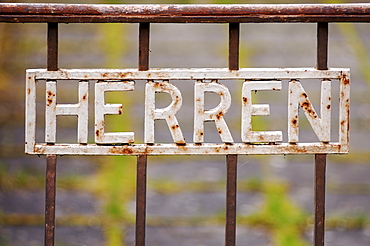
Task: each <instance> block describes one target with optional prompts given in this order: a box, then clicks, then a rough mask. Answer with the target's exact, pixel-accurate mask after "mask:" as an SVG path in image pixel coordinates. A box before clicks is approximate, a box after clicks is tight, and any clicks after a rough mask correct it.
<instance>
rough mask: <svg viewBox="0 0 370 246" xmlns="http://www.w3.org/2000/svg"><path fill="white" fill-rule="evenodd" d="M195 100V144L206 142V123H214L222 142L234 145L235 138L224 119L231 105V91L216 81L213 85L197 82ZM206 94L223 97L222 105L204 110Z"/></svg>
mask: <svg viewBox="0 0 370 246" xmlns="http://www.w3.org/2000/svg"><path fill="white" fill-rule="evenodd" d="M194 89H195V91H194V99H195V112H194V135H193V139H194V142H195V143H203V141H204V122H205V121H214V122H215V124H216V127H217V130H218V133H219V134H220V137H221V140H222V141H223V142H224V143H233V142H234V140H233V137H232V136H231V133H230V130H229V128H228V127H227V124H226V122H225V119H224V115H225V114H226V112H227V110H228V109H229V108H230V105H231V95H230V91H229V89H228V88H227V87H226V86H224V85H223V84H219V83H217V82H216V81H213V82H211V83H203V82H201V81H197V82H196V83H195V88H194ZM206 92H213V93H216V94H218V95H220V97H221V101H220V104H219V105H217V107H215V108H213V109H210V110H205V109H204V94H205V93H206Z"/></svg>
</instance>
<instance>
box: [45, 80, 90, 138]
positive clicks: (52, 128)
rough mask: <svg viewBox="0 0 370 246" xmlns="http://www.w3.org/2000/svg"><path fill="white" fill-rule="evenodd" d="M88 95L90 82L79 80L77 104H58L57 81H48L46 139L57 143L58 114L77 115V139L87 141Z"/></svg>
mask: <svg viewBox="0 0 370 246" xmlns="http://www.w3.org/2000/svg"><path fill="white" fill-rule="evenodd" d="M88 95H89V82H88V81H81V82H79V95H78V100H79V102H78V103H77V104H57V102H56V100H57V82H56V81H47V82H46V112H45V121H46V126H45V141H46V142H47V143H55V141H56V127H57V115H77V116H78V128H77V141H78V143H82V144H86V143H87V133H88V106H89V103H88Z"/></svg>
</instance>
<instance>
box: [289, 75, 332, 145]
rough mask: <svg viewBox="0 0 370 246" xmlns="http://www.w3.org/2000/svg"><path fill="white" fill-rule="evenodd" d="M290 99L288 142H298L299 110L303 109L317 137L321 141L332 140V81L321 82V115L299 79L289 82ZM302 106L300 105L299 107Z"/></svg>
mask: <svg viewBox="0 0 370 246" xmlns="http://www.w3.org/2000/svg"><path fill="white" fill-rule="evenodd" d="M289 93H290V95H292V96H290V97H289V101H288V105H289V106H288V142H289V143H298V141H299V140H298V129H299V127H298V124H299V122H298V119H299V118H298V110H299V108H302V109H303V112H304V113H305V115H306V117H307V119H308V121H309V123H310V124H311V125H312V129H314V131H315V133H316V135H317V137H318V138H319V140H320V141H321V142H324V143H325V142H329V141H330V124H331V117H330V112H331V81H330V80H323V81H322V82H321V110H320V114H321V116H320V117H319V116H318V114H317V113H316V111H315V109H314V108H313V106H312V103H311V101H310V99H309V98H308V96H307V93H306V91H305V90H304V89H303V87H302V85H301V83H299V82H298V81H297V80H292V81H290V82H289ZM299 106H300V107H299Z"/></svg>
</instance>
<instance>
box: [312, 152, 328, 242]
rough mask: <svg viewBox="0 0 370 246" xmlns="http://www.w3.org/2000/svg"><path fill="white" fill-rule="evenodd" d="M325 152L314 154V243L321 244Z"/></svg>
mask: <svg viewBox="0 0 370 246" xmlns="http://www.w3.org/2000/svg"><path fill="white" fill-rule="evenodd" d="M325 182H326V154H316V155H315V231H314V245H315V246H323V245H324V236H325Z"/></svg>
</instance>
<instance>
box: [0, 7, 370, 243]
mask: <svg viewBox="0 0 370 246" xmlns="http://www.w3.org/2000/svg"><path fill="white" fill-rule="evenodd" d="M0 22H9V23H47V25H48V28H47V46H48V47H47V48H48V53H47V54H48V55H47V56H48V57H47V71H45V70H37V71H29V73H28V78H27V80H28V85H27V90H28V91H27V93H26V94H27V95H28V97H27V119H26V121H27V124H26V142H27V143H26V152H27V153H31V154H44V155H46V162H47V170H46V178H47V179H46V207H45V245H54V229H55V194H56V161H57V155H60V154H70V155H76V154H77V155H79V154H105V155H109V154H118V155H136V156H137V187H136V188H137V193H136V243H135V245H137V246H143V245H145V227H146V188H147V184H146V182H147V177H146V174H147V155H151V154H152V155H161V154H163V152H161V151H163V149H167V148H173V149H174V150H173V152H167V153H165V154H203V155H204V154H216V153H217V154H219V155H226V164H227V188H226V190H227V191H226V195H227V199H226V225H225V245H227V246H232V245H235V243H236V209H237V208H236V196H237V186H236V182H237V178H236V177H237V169H236V166H237V155H238V154H315V205H314V206H315V223H314V225H315V226H314V245H317V246H318V245H324V230H325V227H324V224H325V223H324V222H325V183H326V181H325V179H326V155H327V154H330V153H346V152H347V151H348V148H347V145H348V133H349V128H348V126H349V91H348V90H349V79H348V74H347V73H346V71H347V70H338V71H333V70H331V69H329V68H328V62H327V61H328V28H329V23H330V22H370V4H335V5H299V4H294V5H80V4H7V3H2V4H0ZM262 22H279V23H291V22H305V23H306V22H307V23H317V64H316V68H314V69H312V70H307V69H306V70H304V69H303V70H300V71H298V72H297V71H293V70H289V69H286V70H283V71H278V72H277V74H279V75H276V74H274V73H276V71H272V72H271V71H270V73H271V74H274V75H269V76H267V77H266V76H265V77H263V76H262V77H258V76H259V75H255V76H253V75H250V73H251V71H250V70H245V69H242V68H239V34H240V23H262ZM59 23H139V54H138V56H139V59H138V60H139V64H138V69H137V70H135V71H130V73H131V74H130V75H127V74H126V75H124V74H123V72H127V71H126V70H123V71H110V73H111V74H110V75H108V76H107V75H106V74H105V77H104V76H103V74H102V73H101V72H100V73H99V72H96V71H69V70H63V69H59V67H58V25H59ZM150 23H228V24H229V55H228V59H229V60H228V64H229V66H228V68H226V69H223V70H222V69H221V70H217V69H216V70H215V71H202V70H196V71H194V70H188V71H185V72H184V71H173V70H171V71H170V70H162V71H159V72H158V71H157V70H151V69H150V66H149V43H150ZM156 71H157V72H156ZM94 72H95V74H94ZM265 72H266V71H265ZM310 72H312V74H315V75H314V76H317V77H318V78H320V79H323V80H329V79H339V81H340V83H341V88H342V89H341V93H342V92H343V94H341V106H342V107H343V116H342V118H341V122H340V123H341V124H340V125H341V128H340V134H342V135H341V137H340V139H341V140H342V142H341V141H340V142H339V143H338V144H332V143H328V142H329V141H328V140H327V139H325V138H323V139H321V143H319V144H315V145H313V147H312V148H311V149H309V148H308V149H307V147H304V146H303V147H302V146H300V145H299V144H297V143H296V142H297V141H294V140H293V141H289V143H287V144H285V145H284V144H275V143H274V142H276V139H275V140H273V141H272V140H271V141H261V142H264V144H263V145H258V144H250V142H258V141H243V142H244V143H242V144H234V143H232V141H230V140H223V144H221V145H217V146H213V145H207V144H203V143H202V142H203V141H202V140H198V141H194V142H195V143H194V144H187V143H185V142H182V141H181V140H182V139H181V137H179V136H177V137H173V138H174V140H175V139H178V141H174V142H175V144H173V145H169V146H164V147H163V146H159V147H158V145H156V144H154V140H152V141H151V140H147V141H145V144H144V145H142V146H138V147H137V146H136V147H135V146H130V145H129V146H127V145H123V146H112V145H109V144H111V142H109V141H108V142H104V140H102V142H101V143H103V144H108V145H109V146H107V145H94V146H91V145H88V144H87V145H86V141H80V142H79V143H78V145H76V146H75V147H73V148H75V149H76V151H77V152H76V151H70V150H71V148H72V147H68V148H69V149H68V148H64V149H63V146H59V149H58V145H57V144H55V141H54V140H53V137H50V136H49V138H47V141H46V143H45V144H43V145H37V144H36V143H35V140H34V137H33V136H32V134H34V133H33V132H34V130H35V128H34V126H32V124H33V121H32V117H33V116H32V115H33V114H32V113H31V114H30V113H29V112H30V111H32V109H33V107H34V105H33V101H32V95H33V92H32V91H33V90H34V87H32V86H34V84H35V83H36V82H37V79H44V80H47V81H50V82H48V83H50V85H49V87H47V88H53V86H54V84H53V83H54V82H53V81H56V80H58V79H71V78H74V79H78V80H81V81H84V80H89V79H96V80H99V79H101V80H104V78H105V80H108V79H119V80H120V81H130V80H133V79H148V81H149V82H148V83H150V82H151V81H152V80H158V79H159V80H161V82H160V84H161V86H163V87H164V86H165V85H164V84H166V81H167V80H170V79H176V77H177V78H179V77H181V76H183V77H181V78H182V79H195V80H197V81H198V82H200V83H201V82H202V80H218V79H222V78H223V77H224V78H228V79H245V80H247V79H254V80H259V79H261V78H263V79H265V80H266V79H270V80H271V81H275V80H276V79H277V78H279V79H282V78H285V79H290V80H294V79H295V78H302V77H305V76H307V75H305V74H307V73H310ZM96 73H99V74H96ZM160 73H161V74H160ZM181 73H185V75H184V74H182V75H181V76H180V74H181ZM288 73H293V75H289V76H287V75H286V74H288ZM133 74H134V75H133ZM149 74H150V75H149ZM163 74H166V75H163ZM317 74H319V75H317ZM344 75H345V76H344ZM37 76H39V77H37ZM63 76H64V77H63ZM197 76H198V77H197ZM248 76H249V77H250V78H249V77H248ZM103 83H104V81H103ZM30 85H31V86H30ZM274 85H275V84H274ZM107 90H108V89H107ZM215 90H216V89H215ZM51 92H53V91H52V90H51ZM102 93H104V90H103V92H102ZM52 94H53V93H52ZM30 95H31V96H30ZM54 96H55V95H54ZM82 97H83V95H82ZM48 99H50V102H52V101H53V100H54V99H55V97H53V96H51V97H50V98H48ZM298 103H299V102H298ZM300 104H301V106H302V107H303V105H302V104H303V103H300ZM50 105H52V103H51V104H50ZM52 106H53V107H54V111H55V108H56V105H55V103H54V104H53V105H52ZM324 106H325V105H324ZM329 108H330V104H329V107H328V109H329ZM117 110H118V111H119V109H116V111H117ZM62 111H63V110H61V111H60V112H59V114H61V115H63V114H64V115H71V114H75V115H78V116H79V118H80V117H81V115H80V114H79V113H76V112H75V111H73V110H70V111H68V110H65V111H68V112H64V111H63V112H62ZM50 112H52V110H51V111H50ZM54 113H55V112H54ZM57 114H58V113H57ZM81 114H82V113H81ZM101 114H103V117H104V112H102V113H101ZM107 114H108V113H107ZM153 117H154V118H152V120H155V119H157V118H155V116H153ZM209 117H211V116H209ZM212 117H215V116H212ZM316 117H317V115H316ZM316 117H315V115H313V116H312V118H316ZM30 118H31V119H30ZM207 120H210V119H207ZM292 120H294V119H292ZM214 121H217V120H214ZM30 126H31V127H30ZM174 126H175V127H174V128H173V130H171V129H170V131H171V133H173V136H174V135H176V134H178V133H179V132H178V131H177V130H176V129H175V128H177V127H176V126H177V124H176V123H175V125H174ZM79 127H80V126H79ZM226 129H227V127H226ZM223 130H224V129H223ZM292 131H293V132H294V127H293V130H292ZM27 132H28V133H27ZM50 132H51V133H52V132H53V129H52V130H50V131H49V133H50ZM149 132H150V131H149ZM99 134H101V132H99ZM292 134H293V133H292ZM96 135H98V133H96ZM201 135H202V134H201ZM81 136H83V133H81ZM150 136H151V135H150V133H149V139H150ZM220 136H221V137H222V134H221V133H220ZM198 137H199V139H201V137H200V136H198ZM82 138H84V137H82ZM194 139H196V137H194ZM278 140H279V139H278ZM31 142H32V143H31ZM96 142H98V141H96ZM266 142H267V143H268V144H267V145H266ZM277 142H278V141H277ZM127 143H130V141H128V142H127ZM143 146H144V147H143ZM266 146H267V147H266ZM271 146H273V147H271ZM89 148H90V149H89ZM101 148H102V149H104V148H105V150H104V151H105V152H104V153H103V152H94V151H96V149H99V151H100V149H101ZM161 148H162V149H161ZM254 148H255V149H258V148H261V150H257V151H255V150H252V149H254ZM265 148H269V150H268V151H267V150H265ZM199 149H201V151H199V152H197V151H198V150H199ZM271 149H273V151H271ZM113 150H114V151H113ZM89 151H90V152H89ZM253 151H255V152H253Z"/></svg>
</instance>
